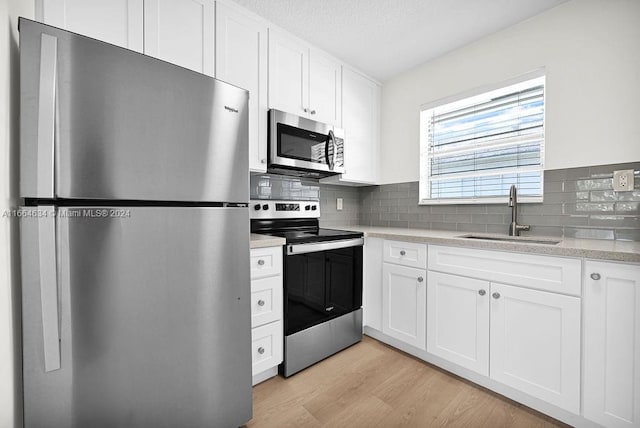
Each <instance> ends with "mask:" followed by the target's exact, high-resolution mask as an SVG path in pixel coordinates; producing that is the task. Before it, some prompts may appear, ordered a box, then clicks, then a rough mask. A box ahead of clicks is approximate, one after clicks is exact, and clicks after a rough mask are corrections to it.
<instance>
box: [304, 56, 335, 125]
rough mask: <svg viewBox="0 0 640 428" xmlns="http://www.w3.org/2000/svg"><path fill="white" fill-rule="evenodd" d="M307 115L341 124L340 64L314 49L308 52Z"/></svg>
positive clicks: (318, 119)
mask: <svg viewBox="0 0 640 428" xmlns="http://www.w3.org/2000/svg"><path fill="white" fill-rule="evenodd" d="M309 117H310V118H311V119H313V120H317V121H320V122H324V123H330V124H332V125H335V126H338V127H341V125H342V66H341V65H340V63H339V62H337V61H334V60H333V59H331V58H328V57H327V56H325V55H323V54H322V53H320V52H318V51H316V50H314V49H311V50H310V52H309Z"/></svg>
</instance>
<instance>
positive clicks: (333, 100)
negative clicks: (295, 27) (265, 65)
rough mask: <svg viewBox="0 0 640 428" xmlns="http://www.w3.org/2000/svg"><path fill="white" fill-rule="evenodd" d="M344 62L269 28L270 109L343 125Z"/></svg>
mask: <svg viewBox="0 0 640 428" xmlns="http://www.w3.org/2000/svg"><path fill="white" fill-rule="evenodd" d="M340 69H341V65H340V63H338V62H336V61H334V60H332V59H331V58H329V57H328V56H326V55H323V54H321V53H320V52H319V51H316V50H315V49H312V48H310V47H309V46H308V45H307V44H305V43H303V42H301V41H299V40H297V39H294V38H293V37H289V36H287V35H285V34H281V33H279V32H277V31H274V30H272V29H269V108H274V109H278V110H282V111H286V112H288V113H293V114H296V115H298V116H302V117H307V118H309V119H313V120H317V121H320V122H325V123H329V124H332V125H336V126H340V102H341V92H342V85H341V74H340Z"/></svg>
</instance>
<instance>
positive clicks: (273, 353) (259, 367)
mask: <svg viewBox="0 0 640 428" xmlns="http://www.w3.org/2000/svg"><path fill="white" fill-rule="evenodd" d="M282 342H283V335H282V321H275V322H272V323H270V324H266V325H263V326H260V327H256V328H254V329H252V330H251V361H252V363H253V364H252V366H253V367H252V371H251V372H252V375H253V376H255V375H257V374H258V373H261V372H263V371H265V370H268V369H270V368H272V367H275V366H277V365H278V364H280V363H281V362H282V354H283V352H282Z"/></svg>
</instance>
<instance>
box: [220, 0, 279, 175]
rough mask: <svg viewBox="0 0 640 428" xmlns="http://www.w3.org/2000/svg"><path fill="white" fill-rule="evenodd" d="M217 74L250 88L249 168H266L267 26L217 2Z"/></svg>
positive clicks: (254, 170) (252, 169) (265, 169)
mask: <svg viewBox="0 0 640 428" xmlns="http://www.w3.org/2000/svg"><path fill="white" fill-rule="evenodd" d="M215 51H216V77H217V78H218V79H220V80H224V81H225V82H229V83H231V84H233V85H236V86H239V87H241V88H244V89H246V90H248V91H249V169H250V170H251V171H253V172H266V171H267V26H266V24H264V23H262V22H260V21H257V20H256V19H253V18H251V17H249V16H247V15H245V14H243V13H241V12H238V11H237V10H236V9H233V8H231V7H229V6H227V5H225V4H222V3H220V2H218V3H216V50H215Z"/></svg>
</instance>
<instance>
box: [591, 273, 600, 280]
mask: <svg viewBox="0 0 640 428" xmlns="http://www.w3.org/2000/svg"><path fill="white" fill-rule="evenodd" d="M591 279H593V280H594V281H597V280H599V279H600V274H599V273H595V272H594V273H592V274H591Z"/></svg>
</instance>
